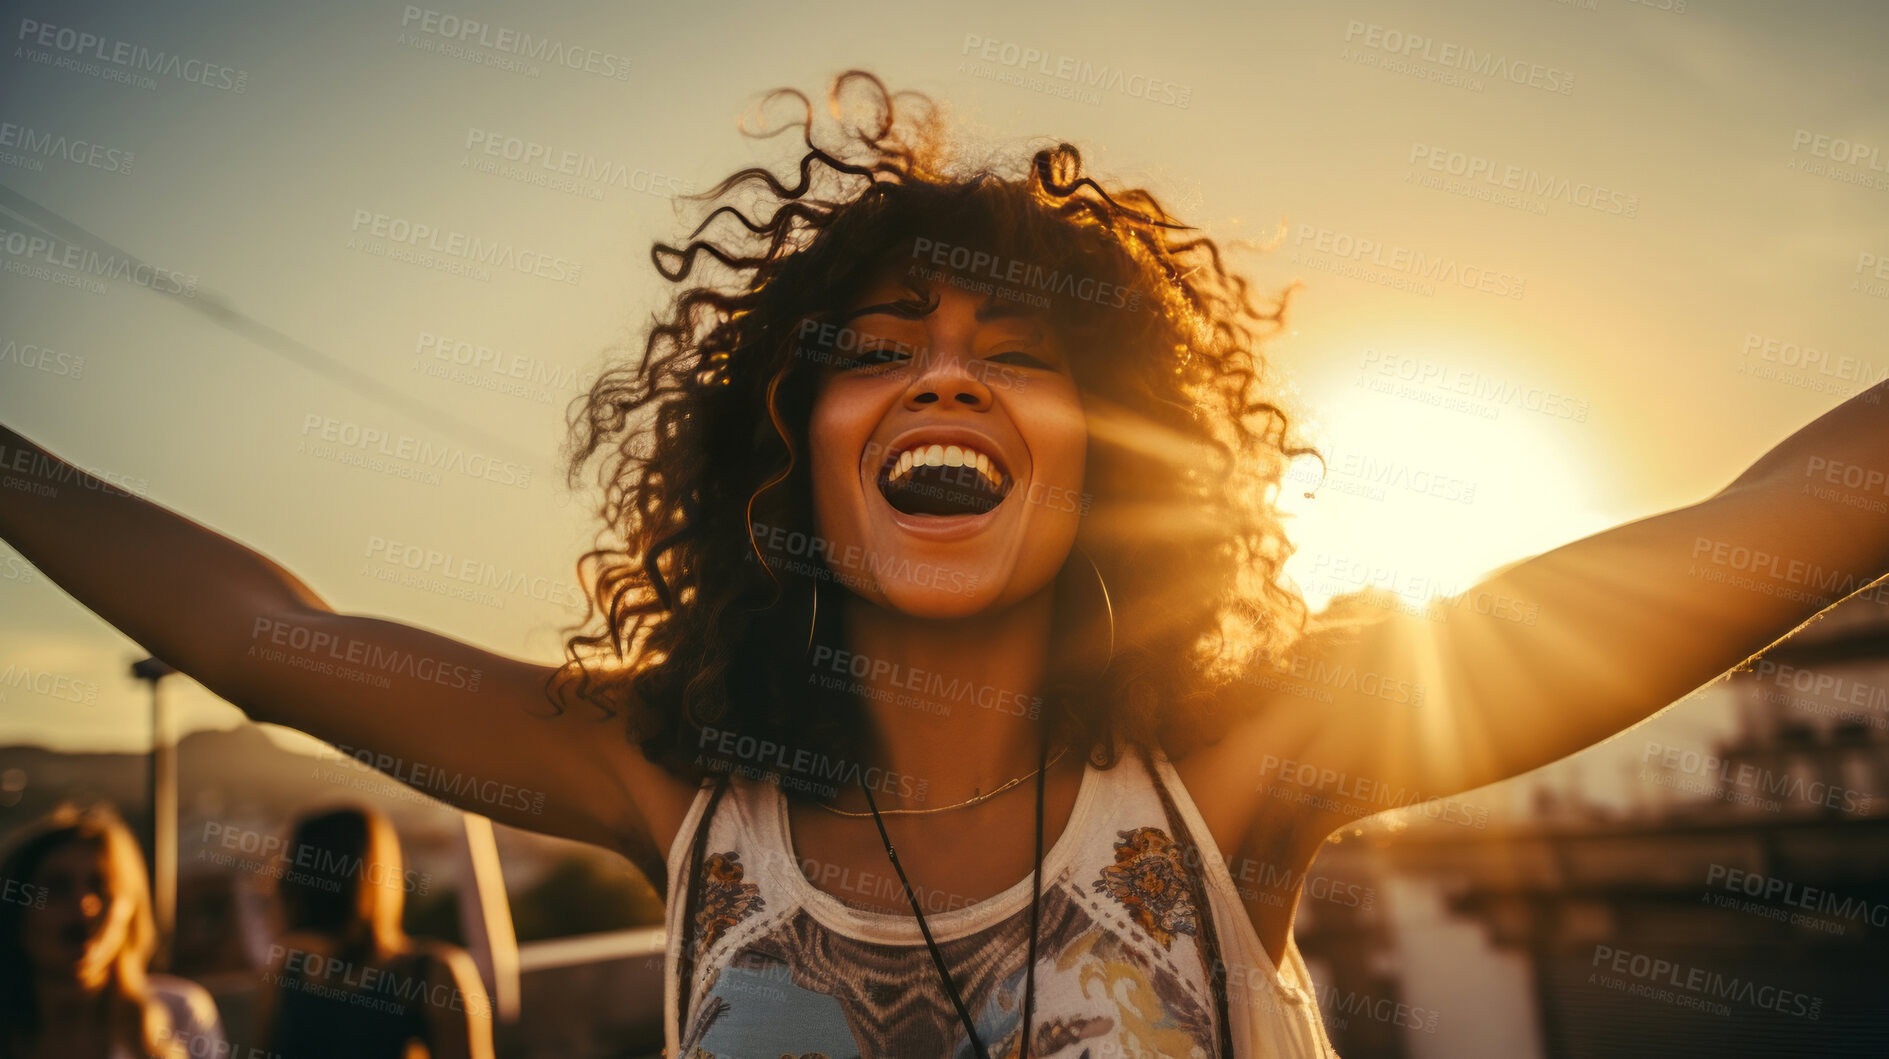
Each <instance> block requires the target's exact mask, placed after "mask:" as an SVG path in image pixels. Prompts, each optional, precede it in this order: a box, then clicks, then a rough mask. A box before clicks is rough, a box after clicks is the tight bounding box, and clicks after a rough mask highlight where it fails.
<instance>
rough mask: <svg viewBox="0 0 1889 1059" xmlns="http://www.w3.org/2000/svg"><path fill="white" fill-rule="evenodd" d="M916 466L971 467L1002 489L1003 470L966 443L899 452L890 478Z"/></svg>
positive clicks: (910, 470)
mask: <svg viewBox="0 0 1889 1059" xmlns="http://www.w3.org/2000/svg"><path fill="white" fill-rule="evenodd" d="M915 467H970V468H972V469H974V470H976V471H977V473H979V474H981V475H983V476H984V478H985V480H987V481H989V482H990V487H991V488H992V489H993V490H1002V489H1003V484H1004V481H1003V479H1004V476H1003V472H1002V471H1000V470H998V469H997V464H996V463H995V462H994V461H992V460H991V458H990V457H989V456H987V455H985V454H984V453H981V452H979V451H977V450H976V449H974V448H971V447H969V446H964V445H919V446H917V447H915V448H910V449H906V450H905V451H904V452H901V453H899V458H898V461H897V462H895V463H894V464H893V465H892V471H891V473H890V474H889V475H887V477H888V478H892V479H898V478H903V477H905V476H906V475H908V474H910V473H912V469H913V468H915Z"/></svg>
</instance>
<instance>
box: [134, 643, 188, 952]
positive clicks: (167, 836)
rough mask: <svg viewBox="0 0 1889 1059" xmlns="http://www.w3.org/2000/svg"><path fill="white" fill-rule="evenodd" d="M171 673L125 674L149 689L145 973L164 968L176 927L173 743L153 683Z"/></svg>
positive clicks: (149, 663)
mask: <svg viewBox="0 0 1889 1059" xmlns="http://www.w3.org/2000/svg"><path fill="white" fill-rule="evenodd" d="M175 672H177V670H175V669H172V668H171V667H170V666H169V665H167V664H166V663H165V662H164V661H163V660H161V659H158V658H145V659H141V660H139V661H137V662H133V663H132V664H131V675H132V676H134V677H137V678H138V679H139V680H142V681H144V682H145V683H146V684H149V685H150V686H151V790H150V804H151V913H152V915H153V916H154V917H155V918H156V920H157V951H156V952H154V953H153V954H152V956H151V969H152V970H154V971H164V970H169V969H170V961H171V936H172V934H173V933H174V928H175V927H176V925H177V739H176V732H175V731H174V730H173V726H172V723H171V720H172V718H171V713H170V708H169V707H168V706H167V705H166V704H165V702H164V696H162V695H160V694H158V682H159V681H161V680H163V679H164V678H165V677H167V676H170V675H171V674H172V673H175Z"/></svg>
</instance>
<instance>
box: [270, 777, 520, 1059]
mask: <svg viewBox="0 0 1889 1059" xmlns="http://www.w3.org/2000/svg"><path fill="white" fill-rule="evenodd" d="M287 850H288V853H287V854H286V864H285V865H284V870H283V874H282V876H281V879H280V881H279V883H278V885H277V891H276V892H277V895H278V896H279V898H280V900H281V910H282V917H283V924H284V932H283V934H282V936H281V937H280V938H279V939H277V942H276V944H274V945H272V946H270V949H269V953H270V962H269V967H268V968H267V970H266V971H265V972H264V975H263V982H264V988H263V991H262V994H261V998H260V1001H259V1008H258V1011H257V1023H256V1025H257V1032H256V1038H257V1040H259V1041H261V1042H263V1047H264V1049H265V1050H266V1052H267V1053H268V1054H269V1055H270V1057H271V1059H329V1057H331V1056H347V1057H348V1059H409V1057H420V1056H425V1057H428V1059H491V1057H492V1054H493V1051H492V1008H491V1004H490V1003H489V1002H488V1001H487V999H486V994H485V988H484V985H483V984H482V983H481V982H480V980H479V971H478V968H477V967H476V966H475V965H474V964H473V962H472V957H471V956H469V955H468V954H467V953H466V952H465V950H463V949H460V948H457V947H455V946H452V945H448V944H445V943H442V942H436V941H425V940H422V939H417V938H413V937H410V936H409V935H408V934H407V933H406V932H405V931H404V930H402V929H401V925H400V923H401V915H402V914H403V912H404V911H405V909H406V893H407V887H408V880H409V879H410V877H411V876H412V874H413V873H410V872H406V871H403V870H402V869H403V863H402V856H401V852H400V837H399V835H398V834H397V833H396V832H395V831H394V827H393V824H392V822H391V821H389V820H388V819H387V817H386V816H385V815H384V814H382V813H381V812H379V811H377V810H375V809H373V808H371V807H368V806H343V807H340V808H335V809H330V810H325V811H321V812H315V813H310V814H307V815H305V816H303V817H302V818H301V819H300V820H299V821H297V822H296V824H295V825H294V828H293V832H292V834H291V835H290V837H289V840H288V846H287Z"/></svg>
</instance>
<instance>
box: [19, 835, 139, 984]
mask: <svg viewBox="0 0 1889 1059" xmlns="http://www.w3.org/2000/svg"><path fill="white" fill-rule="evenodd" d="M106 863H107V862H106V857H105V849H104V847H103V846H101V845H99V844H96V843H93V842H68V843H66V844H65V845H62V846H60V847H59V848H58V849H56V850H54V851H53V852H51V853H50V854H47V856H46V858H45V859H44V860H42V861H40V863H39V870H38V871H37V872H36V873H35V876H34V885H36V886H39V887H43V890H42V891H41V892H43V893H44V894H45V895H46V905H45V907H44V908H34V909H31V910H29V911H28V912H27V913H26V923H25V927H24V930H23V932H22V934H23V936H22V939H21V940H22V941H23V942H24V943H25V946H26V953H27V957H28V958H29V959H30V960H31V961H32V963H33V966H34V968H35V969H36V970H38V971H40V972H42V973H45V974H52V975H59V976H66V975H71V976H72V977H74V978H77V979H79V980H81V981H91V980H95V979H97V978H99V977H101V976H102V975H103V973H104V970H105V968H106V966H107V965H109V964H110V963H111V961H112V959H113V958H114V957H116V956H117V955H118V951H119V950H120V949H121V948H123V947H124V944H125V938H126V936H127V934H128V933H129V932H130V927H131V916H132V912H133V907H132V900H131V898H130V897H128V896H126V895H123V894H117V893H113V892H112V887H111V877H110V873H109V872H108V871H107V870H106Z"/></svg>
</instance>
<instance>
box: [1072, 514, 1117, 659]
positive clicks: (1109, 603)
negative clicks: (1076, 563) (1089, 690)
mask: <svg viewBox="0 0 1889 1059" xmlns="http://www.w3.org/2000/svg"><path fill="white" fill-rule="evenodd" d="M1075 550H1076V554H1077V555H1080V556H1082V558H1083V561H1084V562H1087V563H1088V564H1089V569H1090V570H1093V571H1095V584H1096V587H1097V588H1099V589H1101V591H1102V610H1103V613H1105V614H1107V615H1108V649H1107V650H1106V651H1105V652H1104V653H1103V655H1102V665H1101V667H1100V668H1098V669H1097V670H1096V671H1095V672H1096V675H1097V676H1100V675H1102V674H1103V673H1105V672H1107V671H1108V667H1109V664H1110V663H1111V662H1113V661H1114V660H1115V602H1114V600H1112V599H1110V598H1109V593H1108V582H1107V581H1104V580H1103V579H1102V568H1101V567H1099V566H1097V565H1095V560H1094V559H1092V558H1090V557H1089V553H1088V552H1085V551H1083V550H1082V545H1080V544H1078V545H1075Z"/></svg>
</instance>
